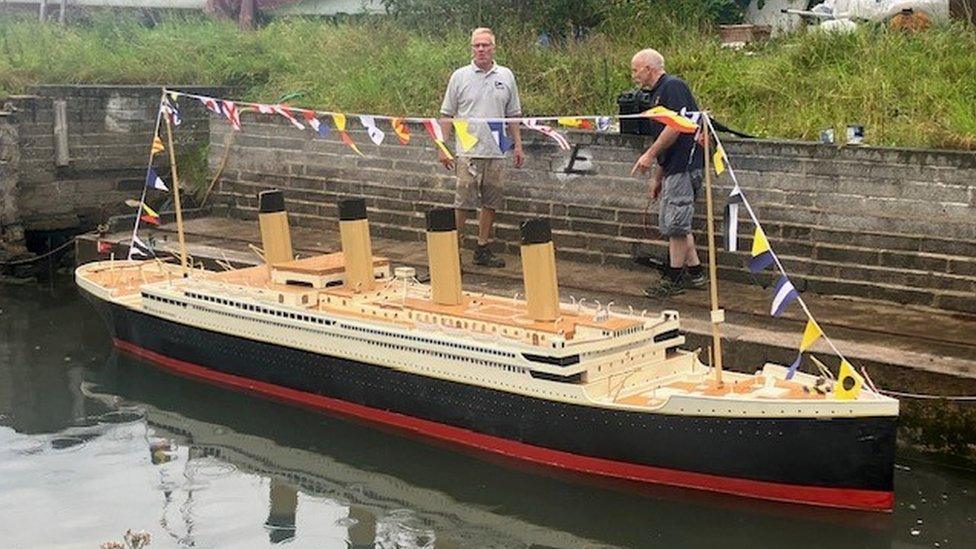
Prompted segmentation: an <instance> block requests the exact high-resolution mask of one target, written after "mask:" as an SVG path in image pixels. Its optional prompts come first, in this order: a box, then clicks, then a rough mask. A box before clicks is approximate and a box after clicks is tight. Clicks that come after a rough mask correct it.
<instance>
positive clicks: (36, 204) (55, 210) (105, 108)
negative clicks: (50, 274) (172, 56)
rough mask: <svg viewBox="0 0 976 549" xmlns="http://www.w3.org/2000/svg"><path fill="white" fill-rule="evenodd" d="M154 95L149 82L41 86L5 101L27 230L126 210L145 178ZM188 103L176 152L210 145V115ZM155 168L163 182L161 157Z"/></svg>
mask: <svg viewBox="0 0 976 549" xmlns="http://www.w3.org/2000/svg"><path fill="white" fill-rule="evenodd" d="M201 89H202V88H201ZM205 91H209V92H211V93H212V92H213V90H212V89H205ZM159 97H160V88H159V87H153V86H40V87H37V88H34V89H32V90H31V94H30V95H23V96H14V97H10V98H8V99H7V104H8V105H9V106H10V107H11V108H12V109H13V110H12V114H11V115H9V116H8V117H7V118H8V123H9V124H10V125H11V126H14V127H15V128H16V131H17V146H18V148H19V151H20V152H19V155H20V162H19V167H18V175H17V195H16V199H17V205H16V211H17V214H16V216H17V219H18V221H19V222H20V223H21V224H22V225H23V226H24V228H25V229H26V230H51V229H67V228H76V227H77V228H91V227H94V226H95V225H97V224H98V223H101V222H104V221H105V220H106V219H108V217H109V216H111V215H114V214H117V213H121V212H124V211H128V210H129V209H127V208H126V207H125V206H124V204H123V201H124V200H125V199H127V198H136V199H137V198H139V195H140V193H141V191H142V187H143V182H144V180H145V173H146V165H147V163H148V160H149V147H150V143H151V142H152V135H153V128H154V127H155V121H156V111H157V107H158V104H159ZM59 100H63V101H65V102H66V114H67V117H66V120H67V132H68V162H67V165H63V166H59V165H58V164H57V161H56V151H55V128H54V104H55V101H59ZM185 103H186V105H181V107H183V110H184V113H183V114H184V116H183V118H184V123H183V125H181V126H180V127H179V128H178V129H177V130H176V134H175V135H176V139H177V143H178V150H179V151H181V152H182V153H192V152H193V151H199V149H200V147H206V145H207V143H208V140H209V117H208V116H206V114H205V113H206V110H205V109H204V108H203V106H202V105H200V104H199V102H196V101H193V102H190V101H185ZM161 136H162V137H163V139H165V133H161ZM156 167H157V171H158V172H159V173H160V175H161V176H163V178H164V179H167V180H168V179H169V174H168V170H169V168H168V158H167V157H166V155H165V154H164V155H158V156H157V158H156ZM190 183H192V182H190Z"/></svg>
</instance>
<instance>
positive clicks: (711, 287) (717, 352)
mask: <svg viewBox="0 0 976 549" xmlns="http://www.w3.org/2000/svg"><path fill="white" fill-rule="evenodd" d="M701 120H702V137H703V139H704V142H705V144H704V146H705V204H706V212H707V218H708V279H709V284H708V291H709V293H710V294H711V303H712V312H711V321H712V367H713V369H714V371H715V382H716V383H718V384H719V385H721V384H722V334H721V333H719V324H721V323H722V322H724V321H725V311H723V310H722V309H720V308H719V306H718V275H717V267H716V265H715V263H716V262H715V253H716V250H715V227H714V220H715V216H714V213H713V212H712V155H711V136H709V134H708V130H709V129H710V128H711V125H712V124H711V122H710V121H709V118H708V113H702V117H701Z"/></svg>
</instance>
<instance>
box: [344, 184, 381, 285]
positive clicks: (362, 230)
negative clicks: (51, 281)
mask: <svg viewBox="0 0 976 549" xmlns="http://www.w3.org/2000/svg"><path fill="white" fill-rule="evenodd" d="M339 237H340V238H341V240H342V254H343V256H344V257H345V264H346V288H349V289H352V290H354V291H357V292H368V291H370V290H372V289H373V287H374V286H375V284H376V283H375V279H374V278H373V246H372V243H371V242H370V240H369V223H368V222H367V221H366V201H365V200H363V199H362V198H350V199H348V200H340V201H339Z"/></svg>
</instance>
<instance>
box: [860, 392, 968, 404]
mask: <svg viewBox="0 0 976 549" xmlns="http://www.w3.org/2000/svg"><path fill="white" fill-rule="evenodd" d="M878 392H880V393H881V394H884V395H888V396H892V397H898V398H914V399H917V400H949V401H955V402H976V395H962V396H946V395H928V394H923V393H903V392H901V391H889V390H887V389H879V391H878Z"/></svg>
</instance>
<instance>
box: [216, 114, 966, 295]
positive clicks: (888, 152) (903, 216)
mask: <svg viewBox="0 0 976 549" xmlns="http://www.w3.org/2000/svg"><path fill="white" fill-rule="evenodd" d="M243 123H244V131H243V132H240V133H238V134H237V135H235V136H233V143H232V145H231V149H230V154H229V156H228V159H227V165H226V168H225V170H224V172H223V173H222V179H221V182H220V184H219V186H218V189H217V192H218V196H219V197H220V199H221V200H223V201H224V202H226V203H228V204H229V205H231V206H233V207H235V208H236V211H237V212H238V213H239V214H240V215H243V216H247V217H255V216H256V206H257V204H256V200H255V194H256V193H257V191H258V190H261V189H265V188H269V187H279V188H282V189H284V190H285V196H286V200H287V202H288V207H289V211H290V212H291V214H292V220H293V221H292V222H293V223H296V224H299V225H306V226H311V227H321V226H326V225H329V226H332V225H333V224H334V223H335V219H336V207H335V203H336V201H337V200H338V199H340V198H344V197H353V196H363V197H366V199H367V206H368V208H369V213H370V220H371V227H372V230H373V231H375V232H376V233H377V234H379V235H382V236H386V237H394V238H400V239H407V240H414V239H421V238H423V232H422V231H423V226H424V218H423V214H424V212H425V211H426V210H428V209H429V208H432V207H434V206H444V205H449V204H451V202H452V200H453V195H454V190H453V189H454V179H453V177H452V175H451V174H449V173H447V172H446V171H445V170H444V169H443V168H442V167H441V166H440V165H439V164H438V163H437V162H436V154H435V151H434V149H433V148H432V147H431V144H430V141H429V140H428V139H427V138H426V135H425V134H424V132H423V130H422V128H413V142H412V143H411V144H410V145H408V146H402V145H399V144H398V143H397V142H396V140H395V139H392V132H388V134H389V135H390V137H388V139H387V141H386V142H385V143H384V144H383V145H381V146H379V147H377V146H374V145H372V143H370V142H369V139H368V138H367V137H366V135H365V134H364V133H362V132H360V131H358V130H357V131H354V132H353V137H354V139H355V140H356V141H357V143H359V146H360V148H361V149H362V150H363V151H364V152H365V153H366V155H367V156H366V157H365V158H360V157H358V156H356V155H355V154H354V153H352V151H350V150H349V149H348V148H347V147H346V146H345V145H343V144H342V143H340V142H339V141H338V140H336V139H335V138H334V135H333V136H331V137H330V138H328V139H324V140H323V139H318V138H315V137H314V136H313V135H312V133H311V131H307V132H304V133H303V132H302V131H299V130H297V129H295V128H293V127H291V126H290V125H288V124H287V123H286V122H285V121H284V120H280V119H277V118H274V117H268V116H260V115H245V116H244V117H243ZM349 125H350V127H354V126H356V123H355V121H353V120H352V119H351V120H350V123H349ZM211 128H212V139H211V141H212V145H211V156H210V163H211V168H212V169H214V168H215V167H216V166H217V165H218V164H219V163H220V161H221V160H222V157H223V156H224V154H225V151H226V149H225V145H224V143H225V139H227V138H228V132H229V131H231V130H230V128H229V125H227V124H226V123H216V124H212V125H211ZM524 133H525V132H523V134H524ZM569 135H570V141H571V142H573V143H576V144H579V145H580V146H581V148H580V150H579V151H578V152H577V156H578V157H579V159H578V160H576V161H575V162H574V164H573V169H572V170H570V172H571V173H567V169H566V168H567V164H568V163H569V157H570V154H569V153H566V152H563V151H559V150H558V149H557V148H556V147H555V146H554V145H553V144H552V142H551V141H548V140H545V139H544V138H542V139H540V138H537V137H535V136H528V139H527V142H526V152H527V156H528V161H527V165H526V166H525V167H524V168H523V169H521V170H510V171H509V172H508V175H509V177H508V180H507V183H506V193H507V197H508V198H507V199H506V202H505V207H504V210H503V211H501V212H499V216H498V219H497V223H496V228H497V239H498V243H497V244H496V245H497V246H498V247H499V248H503V249H504V250H505V251H507V252H509V253H517V246H518V244H517V226H518V223H519V222H520V221H522V220H524V219H526V218H527V217H530V216H534V215H544V216H548V217H550V218H551V219H552V224H553V229H554V240H555V242H556V245H557V248H558V254H559V255H560V256H562V257H566V258H570V259H574V260H578V261H585V262H590V263H593V264H594V265H613V266H620V267H625V268H632V267H633V265H632V262H631V255H632V253H633V251H634V250H635V248H637V247H638V246H642V245H644V244H646V243H649V245H650V246H651V250H652V252H653V253H659V252H662V251H663V250H664V244H663V242H661V240H660V238H659V237H658V236H657V231H656V229H655V227H656V215H655V213H654V211H655V210H656V205H654V206H652V205H651V204H649V201H648V198H647V183H646V181H642V180H639V179H637V178H634V177H631V176H630V175H629V172H630V168H631V166H632V163H633V161H634V159H635V158H636V157H637V155H638V154H639V151H640V149H641V147H643V146H644V141H643V139H642V138H640V137H636V136H622V135H596V134H591V133H585V132H571V133H570V134H569ZM727 148H728V153H729V154H730V156H731V158H732V162H733V166H734V167H735V169H736V170H737V173H738V175H739V177H740V181H741V183H742V185H743V188H744V189H745V192H746V195H747V197H748V198H749V199H750V200H751V201H752V203H753V204H754V206H755V207H756V210H757V211H758V215H759V218H760V221H761V222H762V223H763V224H764V226H765V228H766V230H767V233H768V235H769V237H770V240H771V243H772V246H773V248H774V250H776V251H777V252H778V253H779V255H780V256H781V258H782V260H783V262H784V264H785V266H786V269H787V270H788V271H789V272H790V273H791V275H792V276H793V279H794V282H795V283H797V284H798V286H800V287H801V288H803V287H804V285H806V286H805V287H806V289H808V290H811V291H814V292H817V293H823V294H840V295H851V296H864V297H869V298H878V299H885V300H890V301H894V302H899V303H907V304H913V305H923V306H931V307H937V308H941V309H949V310H954V311H965V312H968V313H976V259H974V258H976V155H974V154H972V153H957V152H939V151H915V150H905V149H881V148H871V147H863V148H853V147H848V148H843V149H838V148H835V147H832V146H824V145H819V144H811V143H793V142H771V141H755V142H752V141H733V140H728V142H727ZM716 183H717V187H718V188H717V191H716V192H717V196H719V197H724V196H725V195H726V194H727V193H728V190H729V189H730V180H729V179H728V178H727V176H725V175H723V176H722V177H721V178H719V179H718V180H717V181H716ZM717 203H718V204H717V208H718V211H721V207H722V205H723V204H724V199H721V198H720V199H718V200H717ZM699 206H700V207H699V208H698V210H699V211H698V213H699V215H698V219H697V220H696V223H697V226H698V228H699V233H698V238H699V243H702V242H703V240H704V238H703V237H702V231H701V230H700V229H701V228H702V227H703V226H704V224H703V219H702V218H703V215H704V205H703V204H700V205H699ZM469 223H472V225H471V226H469V228H468V231H467V233H468V236H469V239H470V236H471V235H472V234H473V232H474V226H473V220H471V221H469ZM740 233H742V234H744V235H745V236H744V237H743V238H742V239H741V241H740V246H741V247H742V248H743V249H745V250H748V249H749V246H750V241H749V240H750V237H751V234H752V230H751V226H750V225H748V223H746V222H743V223H742V225H741V228H740ZM469 244H470V242H469ZM747 255H748V254H747V253H738V254H732V253H724V252H723V253H722V254H720V257H719V262H720V271H721V272H720V275H721V276H722V277H724V278H727V279H732V280H740V281H745V280H748V278H749V274H748V271H747V270H746V269H745V268H744V263H745V261H746V260H747V259H748V258H747ZM769 276H770V275H764V278H768V277H769Z"/></svg>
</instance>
